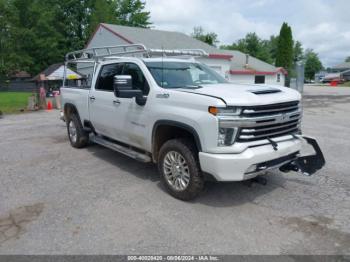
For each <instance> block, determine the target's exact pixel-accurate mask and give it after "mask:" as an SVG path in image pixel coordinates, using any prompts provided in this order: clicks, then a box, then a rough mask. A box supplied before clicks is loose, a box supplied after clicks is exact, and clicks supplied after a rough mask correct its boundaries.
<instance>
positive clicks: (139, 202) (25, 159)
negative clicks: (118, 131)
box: [0, 87, 350, 254]
mask: <svg viewBox="0 0 350 262" xmlns="http://www.w3.org/2000/svg"><path fill="white" fill-rule="evenodd" d="M58 115H59V113H58V112H57V111H51V112H40V113H30V114H22V115H11V116H7V117H5V118H4V119H1V120H0V137H1V140H0V149H1V151H0V254H102V253H103V254H169V253H170V254H175V253H182V254H203V253H205V254H208V253H214V254H286V253H288V254H345V253H346V254H350V223H349V220H350V174H349V173H350V157H349V156H350V88H329V87H322V88H320V87H306V91H305V99H304V122H303V123H304V124H303V128H304V133H305V134H309V135H312V136H314V137H316V138H317V139H318V141H319V143H320V145H321V147H322V149H323V151H324V154H325V157H326V160H327V166H326V167H325V168H324V169H323V170H322V171H320V172H319V173H318V174H316V175H315V176H312V177H303V176H301V175H298V174H295V173H292V174H282V173H279V172H275V173H271V174H270V175H268V176H266V178H267V179H268V184H267V185H266V186H263V185H260V184H252V186H248V185H247V184H246V183H225V184H217V183H210V184H208V185H207V189H206V191H205V192H204V193H203V194H202V195H201V196H200V197H199V198H198V199H196V200H195V201H193V202H189V203H186V202H181V201H178V200H176V199H174V198H172V197H170V196H169V195H168V194H166V193H165V192H164V189H163V188H162V186H161V185H160V182H159V179H158V175H157V172H156V169H155V167H153V166H152V165H148V164H142V163H138V162H135V161H134V160H131V159H128V158H127V157H124V156H122V155H120V154H118V153H115V152H113V151H111V150H108V149H105V148H102V147H100V146H97V145H91V146H90V147H88V148H86V149H82V150H77V149H73V148H72V147H71V146H70V145H69V143H68V139H67V136H66V129H65V124H64V123H63V122H61V121H59V120H58Z"/></svg>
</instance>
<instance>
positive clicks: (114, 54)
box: [65, 44, 208, 63]
mask: <svg viewBox="0 0 350 262" xmlns="http://www.w3.org/2000/svg"><path fill="white" fill-rule="evenodd" d="M137 54H138V55H141V56H142V57H162V56H163V57H167V56H169V57H174V56H185V57H188V56H190V57H207V56H208V53H207V52H205V51H204V50H202V49H147V48H146V47H145V46H144V45H143V44H130V45H116V46H104V47H93V48H88V49H82V50H77V51H73V52H70V53H67V54H66V56H65V60H66V63H72V62H73V63H74V62H76V63H94V62H97V61H99V60H102V59H106V58H118V57H123V56H135V55H137Z"/></svg>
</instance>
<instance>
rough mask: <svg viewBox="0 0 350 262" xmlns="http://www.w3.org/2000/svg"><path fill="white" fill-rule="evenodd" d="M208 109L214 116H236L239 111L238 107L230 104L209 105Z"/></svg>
mask: <svg viewBox="0 0 350 262" xmlns="http://www.w3.org/2000/svg"><path fill="white" fill-rule="evenodd" d="M208 111H209V113H210V114H212V115H214V116H238V115H239V114H240V113H241V109H240V108H239V107H235V106H230V107H215V106H209V108H208Z"/></svg>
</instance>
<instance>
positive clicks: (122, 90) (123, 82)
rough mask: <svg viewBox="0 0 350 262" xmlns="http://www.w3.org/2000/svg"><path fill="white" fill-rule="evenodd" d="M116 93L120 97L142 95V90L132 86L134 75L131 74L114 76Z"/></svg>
mask: <svg viewBox="0 0 350 262" xmlns="http://www.w3.org/2000/svg"><path fill="white" fill-rule="evenodd" d="M113 88H114V95H115V96H116V97H120V98H133V97H136V98H137V97H142V91H141V90H139V89H133V88H132V77H131V76H130V75H119V76H114V79H113Z"/></svg>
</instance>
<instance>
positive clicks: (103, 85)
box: [96, 64, 123, 91]
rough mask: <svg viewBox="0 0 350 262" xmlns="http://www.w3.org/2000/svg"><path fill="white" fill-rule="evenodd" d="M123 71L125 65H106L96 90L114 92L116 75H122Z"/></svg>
mask: <svg viewBox="0 0 350 262" xmlns="http://www.w3.org/2000/svg"><path fill="white" fill-rule="evenodd" d="M122 69H123V64H110V65H104V66H103V67H102V69H101V73H100V76H99V78H98V82H97V85H96V89H98V90H105V91H113V77H114V76H115V75H121V73H122Z"/></svg>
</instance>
